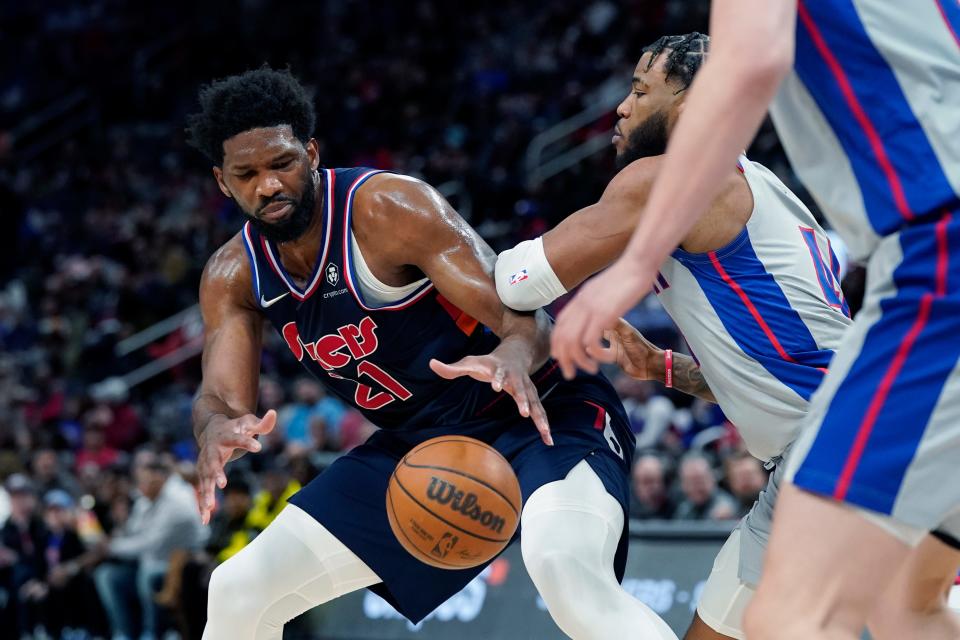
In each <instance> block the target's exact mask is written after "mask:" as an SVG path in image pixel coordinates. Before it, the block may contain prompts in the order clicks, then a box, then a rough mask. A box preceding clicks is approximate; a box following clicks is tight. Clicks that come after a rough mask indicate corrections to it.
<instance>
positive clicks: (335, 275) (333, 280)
mask: <svg viewBox="0 0 960 640" xmlns="http://www.w3.org/2000/svg"><path fill="white" fill-rule="evenodd" d="M327 282H329V283H330V286H331V287H335V286H337V283H338V282H340V270H339V269H337V265H335V264H333V263H332V262H331V263H330V264H328V265H327Z"/></svg>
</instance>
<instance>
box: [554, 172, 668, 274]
mask: <svg viewBox="0 0 960 640" xmlns="http://www.w3.org/2000/svg"><path fill="white" fill-rule="evenodd" d="M658 166H659V159H655V158H647V159H642V160H639V161H637V162H634V163H633V164H631V165H629V166H628V167H626V168H624V169H623V170H622V171H621V172H620V173H619V174H617V175H616V176H615V177H614V179H613V180H611V181H610V184H609V185H607V188H606V189H605V190H604V192H603V195H602V196H601V198H600V200H599V201H598V202H597V203H596V204H593V205H590V206H589V207H586V208H584V209H580V210H579V211H577V212H575V213H573V214H571V215H570V216H568V217H567V218H566V219H564V220H563V222H561V223H560V224H559V225H557V226H556V227H555V228H553V229H551V230H550V231H548V232H547V233H546V234H544V236H543V249H544V253H545V254H546V257H547V261H548V262H549V263H550V265H551V266H552V267H553V271H554V273H556V275H557V278H559V280H560V282H561V283H562V284H563V286H564V287H565V288H566V289H567V290H570V289H572V288H573V287H576V286H577V285H579V284H580V283H581V282H583V281H584V280H586V279H587V278H589V277H590V276H592V275H593V274H595V273H597V272H598V271H600V270H602V269H605V268H606V267H608V266H610V264H611V263H613V262H614V261H615V260H616V259H617V258H619V257H620V254H621V253H623V251H624V249H626V247H627V244H628V243H629V242H630V236H631V234H632V233H633V230H634V228H635V227H636V225H637V221H638V220H639V218H640V214H641V212H642V210H643V206H644V205H645V204H646V201H647V196H648V194H649V192H650V186H651V184H652V183H653V179H654V177H655V175H656V171H657V167H658Z"/></svg>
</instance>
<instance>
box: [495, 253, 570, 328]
mask: <svg viewBox="0 0 960 640" xmlns="http://www.w3.org/2000/svg"><path fill="white" fill-rule="evenodd" d="M495 274H496V281H497V293H498V294H499V295H500V300H501V301H503V304H505V305H507V306H508V307H510V308H511V309H516V310H517V311H533V310H534V309H539V308H540V307H542V306H544V305H548V304H550V303H551V302H553V301H554V300H556V299H557V298H559V297H560V296H562V295H563V294H565V293H566V292H567V290H566V289H564V288H563V285H562V284H561V283H560V279H559V278H557V274H556V273H554V271H553V267H551V266H550V263H549V262H548V261H547V255H546V254H545V253H544V251H543V238H542V237H540V238H536V239H535V240H525V241H523V242H521V243H520V244H518V245H517V246H515V247H514V248H513V249H508V250H507V251H504V252H503V253H501V254H500V255H499V256H498V257H497V267H496V271H495Z"/></svg>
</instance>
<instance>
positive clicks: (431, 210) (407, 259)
mask: <svg viewBox="0 0 960 640" xmlns="http://www.w3.org/2000/svg"><path fill="white" fill-rule="evenodd" d="M391 180H395V181H399V182H398V183H397V184H396V185H390V188H387V189H383V190H382V191H381V194H384V195H383V197H384V198H385V201H384V202H381V203H379V205H378V208H379V209H381V210H387V209H388V210H389V211H390V213H389V214H388V215H389V218H390V219H391V220H393V221H394V222H395V224H394V225H393V229H394V234H393V236H394V237H393V240H392V242H391V250H392V251H393V252H394V256H395V259H396V260H397V261H398V262H400V263H403V264H411V265H413V266H416V267H417V268H418V269H420V270H421V271H423V273H424V274H425V275H426V276H427V277H428V278H429V279H430V280H431V281H432V282H433V284H434V286H435V287H436V288H437V291H439V292H440V293H441V294H442V295H443V296H444V297H445V298H447V299H448V300H449V301H450V302H451V303H453V304H454V305H456V306H457V307H458V308H459V309H461V310H463V311H464V312H465V313H467V314H469V315H470V316H472V317H473V318H476V319H477V320H478V321H479V322H481V323H482V324H484V325H486V326H488V327H490V329H492V330H493V331H494V332H498V333H499V331H500V330H501V328H502V327H503V323H504V317H505V314H507V313H509V311H508V310H507V309H506V307H504V306H503V304H502V303H501V302H500V298H499V296H498V295H497V290H496V286H495V285H494V281H493V271H494V265H495V263H496V254H495V253H494V252H493V250H492V249H491V248H490V246H489V245H487V243H486V242H485V241H484V240H483V238H481V237H480V235H479V234H478V233H477V232H476V231H474V230H473V228H472V227H470V225H469V224H467V222H466V221H465V220H464V219H463V218H461V217H460V215H459V214H458V213H457V212H456V211H455V210H454V209H453V207H451V206H450V204H449V203H448V202H447V201H446V200H445V199H444V198H443V196H441V195H440V194H439V193H438V192H437V191H436V190H435V189H433V188H432V187H430V186H429V185H427V184H425V183H423V182H420V181H415V180H412V179H410V178H402V177H391Z"/></svg>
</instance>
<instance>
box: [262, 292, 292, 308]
mask: <svg viewBox="0 0 960 640" xmlns="http://www.w3.org/2000/svg"><path fill="white" fill-rule="evenodd" d="M289 294H290V292H289V291H288V292H287V293H281V294H280V295H278V296H277V297H276V298H274V299H273V300H267V299H266V298H264V297H263V294H262V293H261V294H260V306H261V307H263V308H264V309H266V308H267V307H272V306H273V305H275V304H276V303H278V302H280V299H281V298H283V297H284V296H286V295H289Z"/></svg>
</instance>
